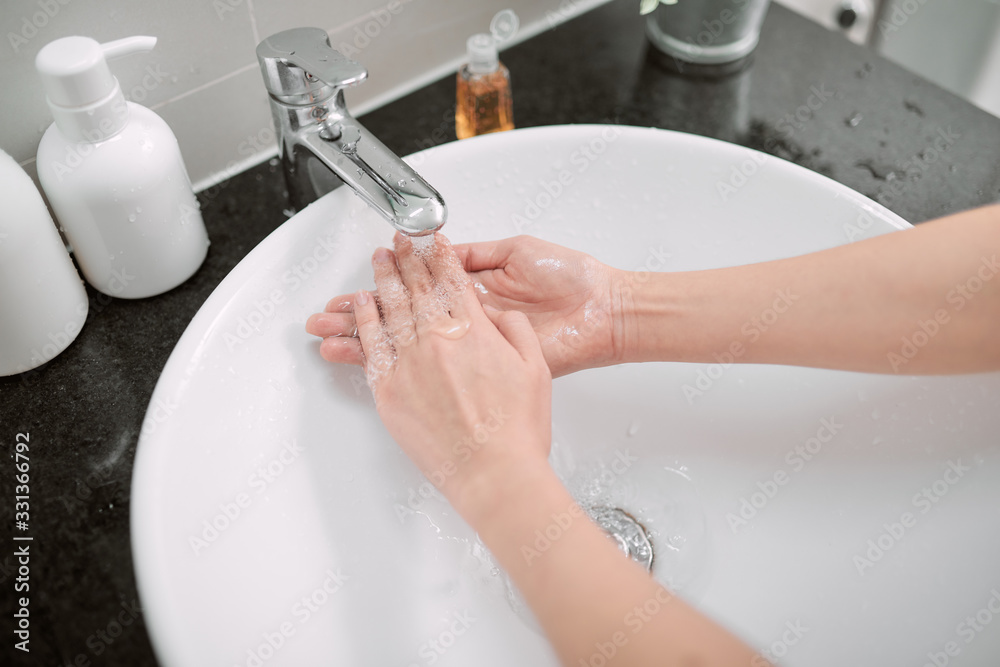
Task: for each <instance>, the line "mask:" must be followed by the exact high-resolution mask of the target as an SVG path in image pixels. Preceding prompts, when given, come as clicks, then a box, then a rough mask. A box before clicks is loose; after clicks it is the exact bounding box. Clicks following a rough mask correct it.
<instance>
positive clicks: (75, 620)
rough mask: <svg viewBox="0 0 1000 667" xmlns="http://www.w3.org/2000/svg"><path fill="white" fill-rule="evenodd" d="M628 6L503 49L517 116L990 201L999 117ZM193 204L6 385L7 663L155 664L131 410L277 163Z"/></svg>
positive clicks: (951, 203)
mask: <svg viewBox="0 0 1000 667" xmlns="http://www.w3.org/2000/svg"><path fill="white" fill-rule="evenodd" d="M635 10H636V6H635V4H634V3H627V2H613V3H610V4H608V5H605V6H603V7H601V8H600V9H597V10H595V11H593V12H591V13H589V14H587V15H585V16H583V17H580V18H578V19H575V20H573V21H571V22H569V23H565V24H562V25H559V26H557V27H556V28H554V29H552V30H550V31H548V32H545V33H542V34H541V35H539V36H537V37H535V38H533V39H531V40H528V41H527V42H525V43H523V44H520V45H518V46H515V47H513V48H512V49H510V50H508V51H505V52H504V54H503V56H502V58H503V60H504V62H505V63H506V64H507V66H508V67H509V68H510V71H511V74H512V78H513V82H514V84H513V85H514V104H515V111H514V113H515V121H516V123H517V125H518V126H520V127H529V126H536V125H555V124H564V123H606V122H610V123H624V124H630V125H640V126H656V127H662V128H667V129H673V130H681V131H685V132H694V133H697V134H703V135H706V136H710V137H716V138H720V139H724V140H727V141H732V142H735V143H740V144H744V145H747V146H750V147H753V148H757V149H761V150H764V151H766V152H769V153H772V154H774V155H777V156H779V157H782V158H785V159H788V160H791V161H793V162H796V163H799V164H801V165H804V166H806V167H808V168H810V169H813V170H815V171H818V172H820V173H823V174H825V175H827V176H830V177H831V178H833V179H835V180H837V181H840V182H841V183H844V184H846V185H847V186H849V187H851V188H853V189H855V190H857V191H859V192H861V193H863V194H865V195H868V196H869V197H872V198H874V199H876V200H878V201H881V202H882V203H884V204H886V205H887V206H888V207H889V208H890V209H892V210H893V211H895V212H896V213H898V214H900V215H901V216H903V217H904V218H906V219H908V220H910V221H912V222H920V221H924V220H928V219H931V218H935V217H938V216H940V215H944V214H947V213H951V212H955V211H958V210H962V209H965V208H970V207H973V206H978V205H982V204H987V203H990V202H994V201H997V200H998V199H1000V161H998V160H997V156H998V155H1000V119H997V118H995V117H993V116H991V115H989V114H987V113H985V112H983V111H980V110H978V109H976V108H975V107H973V106H971V105H970V104H968V103H966V102H964V101H962V100H960V99H958V98H956V97H954V96H953V95H951V94H949V93H947V92H945V91H943V90H941V89H939V88H937V87H936V86H934V85H933V84H930V83H928V82H926V81H924V80H922V79H921V78H919V77H918V76H916V75H914V74H912V73H909V72H907V71H906V70H904V69H902V68H900V67H897V66H895V65H893V64H891V63H888V62H886V61H885V60H883V59H882V58H880V57H878V56H876V55H875V54H873V53H872V52H870V51H868V50H866V49H864V48H861V47H858V46H855V45H853V44H851V43H849V42H847V41H846V40H844V39H842V38H841V37H840V36H839V35H835V34H832V33H828V32H827V31H825V30H824V29H822V28H820V27H818V26H816V25H814V24H812V23H810V22H809V21H807V20H805V19H803V18H800V17H799V16H798V15H796V14H793V13H792V12H790V11H788V10H785V9H783V8H781V7H779V6H773V7H772V9H771V11H770V14H769V16H768V19H767V22H766V23H765V26H764V31H763V35H762V38H761V43H760V46H759V47H758V49H757V51H756V53H755V55H754V57H753V59H752V61H751V62H750V63H749V64H748V66H747V67H746V68H745V69H744V70H743V71H741V72H739V73H737V74H734V75H731V76H728V77H724V78H719V79H707V78H690V77H684V76H679V75H677V74H674V73H671V72H669V71H667V70H666V69H664V68H662V67H661V66H660V65H658V64H657V63H656V62H655V60H656V59H655V58H653V57H650V54H649V53H648V48H649V47H648V46H647V44H646V40H645V37H644V32H643V21H642V19H641V18H640V17H639V16H638V15H637V13H636V11H635ZM263 94H264V90H263V87H262V88H261V95H263ZM453 113H454V82H453V80H452V78H451V77H447V78H445V79H443V80H441V81H438V82H436V83H434V84H431V85H429V86H427V87H425V88H423V89H421V90H419V91H417V92H415V93H413V94H411V95H408V96H407V97H405V98H403V99H401V100H399V101H397V102H394V103H392V104H390V105H388V106H386V107H383V108H381V109H379V110H377V111H374V112H372V113H370V114H367V115H366V116H365V117H364V119H363V121H364V123H365V124H366V126H367V127H368V128H369V129H370V130H371V131H372V132H374V133H375V134H376V135H377V136H379V137H380V138H381V139H382V141H384V142H385V143H386V144H387V145H388V146H389V147H390V148H392V149H393V150H395V151H397V152H399V153H400V154H407V153H411V152H414V151H416V150H419V149H421V148H425V147H427V146H431V145H437V144H440V143H444V142H445V141H450V140H453V138H454V119H453V116H452V114H453ZM935 142H937V146H935ZM200 199H201V203H202V207H203V213H204V218H205V222H206V224H207V226H208V231H209V235H210V237H211V239H212V246H211V248H210V250H209V254H208V258H207V260H206V261H205V264H204V265H203V266H202V268H201V269H200V270H199V271H198V273H197V274H196V275H195V276H194V277H193V278H191V279H190V280H189V281H188V282H187V283H185V284H184V285H182V286H181V287H179V288H177V289H175V290H173V291H172V292H170V293H168V294H165V295H162V296H159V297H154V298H150V299H143V300H140V301H125V300H120V299H111V298H109V297H105V296H103V295H101V294H99V293H97V292H95V291H94V290H92V289H89V290H88V291H89V294H90V299H91V302H90V314H89V316H88V319H87V323H86V326H85V327H84V329H83V331H82V332H81V334H80V336H79V337H78V339H77V340H76V341H75V342H74V343H73V344H72V345H71V346H70V347H69V349H67V350H66V351H65V352H64V353H63V354H61V355H60V356H58V357H57V358H55V359H54V360H52V361H50V362H49V363H48V364H46V365H44V366H43V367H41V368H40V369H38V370H36V371H33V372H30V373H28V374H26V375H24V376H20V377H13V378H0V439H2V440H3V442H4V444H5V446H6V451H7V452H8V453H11V456H12V452H13V447H14V441H15V437H16V435H17V433H19V432H27V433H29V434H30V438H31V439H30V445H31V449H30V457H31V473H30V474H31V499H30V503H31V509H30V512H31V522H30V530H28V531H27V532H25V533H21V532H20V531H15V529H14V527H13V525H14V524H13V522H14V516H13V512H14V507H13V495H14V489H13V477H14V470H13V465H14V461H13V458H10V459H8V460H9V463H8V464H7V465H8V470H7V472H6V473H4V474H3V475H0V480H2V483H0V490H2V492H3V494H4V500H3V502H2V503H0V507H2V512H3V526H4V529H3V530H4V538H3V539H4V540H5V542H6V545H5V546H4V548H3V549H2V551H0V554H2V555H0V587H2V589H3V591H4V592H3V595H2V599H3V600H4V606H3V618H4V619H5V620H4V621H3V635H4V636H5V637H7V639H6V640H5V642H6V645H5V646H4V647H3V648H2V649H0V652H2V655H3V656H4V658H3V659H2V661H0V662H3V664H16V665H46V666H49V667H55V666H56V665H129V666H139V665H153V664H155V659H154V657H153V653H152V649H151V646H150V642H149V639H148V636H147V634H146V628H145V625H144V622H143V617H142V613H141V611H139V609H138V607H137V605H138V601H137V593H136V586H135V577H134V573H133V566H132V557H131V549H130V545H129V487H130V481H131V473H132V461H133V457H134V455H135V448H136V444H137V441H138V437H139V432H140V428H141V425H142V420H143V416H144V414H145V410H146V406H147V404H148V402H149V398H150V395H151V394H152V391H153V387H154V385H155V383H156V380H157V377H158V376H159V373H160V371H161V369H162V368H163V366H164V364H165V363H166V361H167V357H168V356H169V354H170V352H171V350H172V349H173V347H174V345H175V344H176V342H177V340H178V339H179V337H180V335H181V333H182V332H183V331H184V328H185V327H186V326H187V323H188V322H189V321H190V320H191V318H192V317H193V316H194V314H195V312H197V310H198V308H199V307H200V306H201V304H202V303H203V302H204V301H205V299H206V298H207V297H208V295H209V294H210V293H211V292H212V290H213V289H214V288H215V286H216V285H218V283H219V282H220V281H221V280H222V278H223V277H224V276H225V275H226V274H227V273H228V272H229V271H230V270H231V269H232V268H233V267H234V266H235V265H236V264H237V263H238V262H239V261H240V260H241V259H242V258H243V257H244V256H245V255H246V253H247V252H249V251H250V250H251V249H252V248H253V247H254V246H255V245H257V243H259V242H260V241H261V240H262V239H263V238H264V237H265V236H266V235H267V234H268V233H270V232H271V231H272V230H273V229H274V228H275V227H276V226H277V225H279V224H280V223H281V222H283V221H284V220H285V219H286V217H287V216H286V215H285V212H284V209H285V208H286V207H287V204H286V202H285V199H284V183H283V181H282V175H281V173H280V170H279V169H276V168H275V167H274V166H273V165H271V164H268V163H265V164H262V165H260V166H259V167H256V168H254V169H252V170H250V171H248V172H246V173H243V174H240V175H238V176H236V177H234V178H232V179H230V180H229V181H227V182H225V183H224V184H223V185H221V186H217V187H215V188H212V189H211V190H208V191H206V192H204V193H202V194H201V195H200ZM15 532H17V533H18V534H23V535H30V536H32V537H33V538H34V540H33V541H32V542H31V543H30V544H31V547H30V552H31V562H30V586H31V589H30V592H29V593H28V594H29V595H30V598H31V605H30V612H31V643H30V647H31V653H30V654H22V653H21V652H19V651H15V650H14V649H13V647H12V645H13V639H12V637H13V635H12V634H11V633H12V631H13V629H14V627H13V622H12V617H11V613H12V612H13V598H14V594H13V589H14V584H15V579H16V577H17V576H18V574H17V565H16V563H15V558H14V556H13V552H14V544H15V543H14V542H13V539H12V538H13V535H14V533H15ZM18 595H19V596H20V595H21V593H18ZM7 656H11V658H12V659H11V660H10V662H8V659H7Z"/></svg>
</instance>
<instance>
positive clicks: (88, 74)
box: [35, 37, 208, 299]
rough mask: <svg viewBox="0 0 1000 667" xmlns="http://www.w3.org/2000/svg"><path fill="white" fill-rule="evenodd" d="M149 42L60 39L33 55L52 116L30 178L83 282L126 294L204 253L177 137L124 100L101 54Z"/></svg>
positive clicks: (139, 291)
mask: <svg viewBox="0 0 1000 667" xmlns="http://www.w3.org/2000/svg"><path fill="white" fill-rule="evenodd" d="M155 43H156V39H155V38H153V37H130V38H126V39H121V40H118V41H116V42H110V43H107V44H103V45H102V44H98V43H97V42H96V41H94V40H93V39H90V38H87V37H66V38H63V39H59V40H56V41H54V42H52V43H50V44H47V45H46V46H45V47H44V48H43V49H42V50H41V51H40V52H39V54H38V57H37V59H36V61H35V64H36V67H37V68H38V71H39V74H40V75H41V77H42V82H43V83H44V86H45V92H46V97H47V101H48V103H49V108H50V109H51V110H52V115H53V117H54V119H55V123H53V124H52V126H51V127H49V129H48V130H47V131H46V132H45V134H44V136H43V137H42V141H41V143H40V144H39V146H38V162H37V166H38V178H39V181H40V182H41V184H42V188H43V189H44V190H45V194H46V196H47V197H48V199H49V203H50V204H51V205H52V208H53V210H54V211H55V214H56V218H58V221H59V224H60V226H61V227H62V229H63V231H64V232H65V234H66V237H67V239H68V240H69V242H70V244H71V245H72V246H73V252H74V254H75V255H76V259H77V262H78V264H79V265H80V270H81V271H82V273H83V275H84V277H85V278H86V279H87V282H89V283H90V284H91V285H93V286H94V287H95V288H96V289H98V290H100V291H101V292H104V293H105V294H108V295H110V296H114V297H119V298H126V299H138V298H143V297H148V296H153V295H156V294H161V293H163V292H166V291H168V290H170V289H173V288H174V287H176V286H178V285H180V284H181V283H183V282H184V281H185V280H187V279H188V278H190V277H191V276H192V275H193V274H194V272H195V271H197V270H198V267H199V266H201V263H202V262H203V261H204V259H205V256H206V253H207V252H208V235H207V233H206V232H205V224H204V222H203V221H202V218H201V211H200V209H199V206H198V201H197V199H195V196H194V193H193V191H192V189H191V183H190V181H189V180H188V176H187V171H186V170H185V168H184V163H183V160H182V158H181V153H180V148H179V146H178V145H177V139H176V138H175V137H174V134H173V132H171V130H170V128H169V126H167V124H166V123H165V122H164V121H163V119H161V118H160V117H159V116H157V115H156V114H155V113H153V112H152V111H150V110H149V109H147V108H145V107H143V106H140V105H138V104H134V103H132V102H126V101H125V98H124V96H123V95H122V91H121V87H120V86H119V84H118V80H117V79H116V78H115V77H114V76H112V75H111V71H110V70H109V69H108V66H107V62H106V60H105V58H113V57H116V56H120V55H126V54H129V53H135V52H137V51H148V50H149V49H151V48H152V47H153V45H154V44H155Z"/></svg>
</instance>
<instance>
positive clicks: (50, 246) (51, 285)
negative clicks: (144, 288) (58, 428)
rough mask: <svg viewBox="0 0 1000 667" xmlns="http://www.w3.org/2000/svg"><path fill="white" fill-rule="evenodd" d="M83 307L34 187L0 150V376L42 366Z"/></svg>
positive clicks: (75, 329) (70, 336)
mask: <svg viewBox="0 0 1000 667" xmlns="http://www.w3.org/2000/svg"><path fill="white" fill-rule="evenodd" d="M88 307H89V303H88V301H87V290H86V289H84V287H83V281H82V280H80V276H79V275H78V274H77V272H76V269H75V268H73V260H71V259H70V258H69V253H67V252H66V246H65V245H64V244H63V241H62V239H61V238H59V232H57V231H56V226H55V225H54V224H52V216H50V215H49V211H48V209H46V208H45V202H43V201H42V196H41V195H40V194H38V188H36V187H35V184H34V183H32V182H31V178H30V177H29V176H28V175H27V174H26V173H24V170H23V169H21V167H19V166H18V164H17V162H15V161H14V158H12V157H11V156H9V155H7V154H6V153H5V152H3V151H0V376H4V375H14V374H16V373H23V372H25V371H29V370H31V369H33V368H35V367H37V366H41V365H42V364H44V363H45V362H46V361H48V360H50V359H52V358H53V357H55V356H56V355H57V354H59V353H60V352H62V351H63V350H65V349H66V348H67V347H69V344H70V343H72V342H73V340H74V339H75V338H76V336H77V334H79V333H80V329H81V328H82V327H83V323H84V321H85V320H86V319H87V309H88Z"/></svg>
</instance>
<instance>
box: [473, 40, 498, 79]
mask: <svg viewBox="0 0 1000 667" xmlns="http://www.w3.org/2000/svg"><path fill="white" fill-rule="evenodd" d="M465 46H466V50H467V51H468V54H469V71H470V72H472V73H473V74H490V73H492V72H495V71H497V69H498V68H499V67H500V57H499V56H498V55H497V45H496V41H494V39H493V37H491V36H490V35H487V34H486V33H479V34H478V35H473V36H472V37H470V38H469V41H468V42H466V45H465Z"/></svg>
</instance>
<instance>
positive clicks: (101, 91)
mask: <svg viewBox="0 0 1000 667" xmlns="http://www.w3.org/2000/svg"><path fill="white" fill-rule="evenodd" d="M155 45H156V38H155V37H145V36H137V37H126V38H125V39H119V40H116V41H113V42H107V43H105V44H100V43H98V42H97V41H96V40H94V39H91V38H90V37H63V38H61V39H57V40H55V41H53V42H50V43H48V44H46V45H45V46H44V47H42V50H41V51H39V52H38V56H36V58H35V68H36V69H37V70H38V73H39V75H40V76H41V79H42V86H43V87H44V89H45V97H46V99H47V101H48V103H49V108H50V109H51V110H52V116H53V118H54V119H55V121H56V124H57V125H58V126H59V129H60V130H61V131H62V132H63V133H64V134H65V135H67V137H68V138H71V139H74V140H76V141H91V142H93V141H99V140H102V139H106V138H108V137H110V136H111V135H113V134H115V133H116V132H117V131H118V130H119V129H121V127H122V126H123V125H124V123H125V121H126V120H127V118H128V116H127V111H126V108H125V104H124V97H123V96H122V94H121V87H120V86H119V85H118V80H117V79H116V78H115V77H114V76H113V75H112V74H111V70H110V69H108V63H107V59H108V58H117V57H119V56H124V55H129V54H131V53H139V52H142V51H149V50H151V49H152V48H153V46H155Z"/></svg>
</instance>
